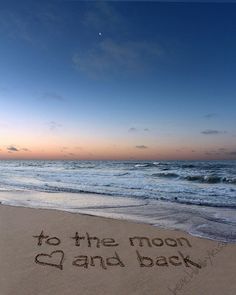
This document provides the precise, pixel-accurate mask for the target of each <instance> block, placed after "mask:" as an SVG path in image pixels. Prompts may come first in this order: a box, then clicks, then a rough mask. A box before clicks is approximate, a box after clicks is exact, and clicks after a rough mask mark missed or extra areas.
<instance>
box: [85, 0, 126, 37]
mask: <svg viewBox="0 0 236 295" xmlns="http://www.w3.org/2000/svg"><path fill="white" fill-rule="evenodd" d="M122 20H123V18H122V16H121V15H120V14H119V13H118V11H117V10H116V9H115V8H114V6H112V4H110V3H108V2H103V1H98V2H95V3H93V4H92V5H89V6H88V9H87V10H86V11H85V13H84V16H83V19H82V24H83V25H84V26H85V27H89V28H93V29H95V30H96V31H97V30H102V29H106V32H107V31H108V30H109V31H110V30H112V29H113V27H117V26H118V25H121V24H122V23H123V22H122Z"/></svg>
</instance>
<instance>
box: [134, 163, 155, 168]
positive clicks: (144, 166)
mask: <svg viewBox="0 0 236 295" xmlns="http://www.w3.org/2000/svg"><path fill="white" fill-rule="evenodd" d="M134 166H135V167H136V168H147V167H155V166H156V165H155V164H153V163H143V164H135V165H134Z"/></svg>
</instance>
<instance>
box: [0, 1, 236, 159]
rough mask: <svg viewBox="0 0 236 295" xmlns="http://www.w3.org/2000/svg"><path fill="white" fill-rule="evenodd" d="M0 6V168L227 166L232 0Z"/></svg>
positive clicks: (235, 145)
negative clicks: (72, 163) (13, 164)
mask: <svg viewBox="0 0 236 295" xmlns="http://www.w3.org/2000/svg"><path fill="white" fill-rule="evenodd" d="M4 2H5V4H3V3H1V5H0V159H127V160H128V159H157V160H158V159H160V160H161V159H163V160H164V159H166V160H169V159H209V160H211V159H236V3H231V4H229V3H228V4H223V3H208V4H205V3H188V4H187V3H158V2H141V1H139V2H134V1H133V2H126V1H120V2H114V1H110V2H80V1H59V0H57V1H56V0H54V1H44V2H43V1H25V0H24V1H9V2H8V3H7V2H6V1H4Z"/></svg>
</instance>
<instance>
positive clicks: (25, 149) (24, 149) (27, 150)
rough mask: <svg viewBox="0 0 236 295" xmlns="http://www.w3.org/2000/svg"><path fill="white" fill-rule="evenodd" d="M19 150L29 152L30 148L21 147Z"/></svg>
mask: <svg viewBox="0 0 236 295" xmlns="http://www.w3.org/2000/svg"><path fill="white" fill-rule="evenodd" d="M21 150H22V151H24V152H30V150H29V149H27V148H22V149H21Z"/></svg>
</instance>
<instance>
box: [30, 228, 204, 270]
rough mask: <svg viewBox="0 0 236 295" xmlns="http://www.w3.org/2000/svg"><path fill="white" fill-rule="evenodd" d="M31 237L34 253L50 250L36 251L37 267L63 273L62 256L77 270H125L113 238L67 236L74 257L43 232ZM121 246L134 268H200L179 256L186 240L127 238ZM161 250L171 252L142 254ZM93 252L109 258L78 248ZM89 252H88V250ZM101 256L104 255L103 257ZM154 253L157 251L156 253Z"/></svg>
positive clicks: (186, 257) (61, 244)
mask: <svg viewBox="0 0 236 295" xmlns="http://www.w3.org/2000/svg"><path fill="white" fill-rule="evenodd" d="M33 238H34V239H35V241H36V245H35V246H36V247H37V250H38V249H39V248H40V249H45V246H47V248H48V246H50V248H52V251H51V252H49V253H46V252H40V253H38V254H37V255H36V256H35V257H34V262H35V263H36V264H38V265H41V266H48V267H54V268H57V269H59V270H63V268H64V262H65V257H66V256H67V258H68V259H66V261H67V262H68V261H70V265H71V266H72V267H75V268H77V269H86V270H87V269H94V268H95V267H96V268H100V269H101V270H108V269H110V268H114V267H122V268H123V267H126V266H127V262H126V261H125V260H124V257H122V255H121V254H120V251H121V250H119V246H120V245H121V243H118V241H117V240H116V239H115V238H114V237H102V238H101V237H98V236H95V235H91V234H90V233H88V232H86V233H84V234H81V233H79V232H75V233H74V234H73V235H71V236H69V235H68V239H69V241H70V242H71V247H76V248H77V249H78V255H70V253H65V251H64V249H63V242H65V241H62V240H61V238H60V237H57V236H49V235H48V234H47V233H46V232H45V231H43V230H42V231H41V232H40V233H39V234H38V235H34V236H33ZM122 243H126V244H125V247H126V249H127V250H128V249H129V248H130V249H131V251H133V253H134V259H135V261H136V265H137V267H141V268H159V269H161V268H163V267H165V268H166V267H180V266H182V267H194V268H201V265H200V264H199V263H197V262H196V260H194V259H193V258H191V257H190V255H188V254H185V253H183V251H185V250H186V249H189V248H191V247H192V245H191V244H190V242H189V240H188V239H187V238H184V237H179V238H175V239H174V238H170V237H167V238H159V237H154V238H150V237H145V236H135V235H134V236H131V237H128V238H127V239H126V240H123V241H122ZM163 247H168V248H173V251H174V253H173V254H171V255H168V256H165V255H161V256H157V255H155V256H151V255H147V254H145V249H147V248H149V249H150V248H155V249H160V248H163ZM81 248H83V251H84V249H88V250H89V249H94V250H95V251H100V252H101V250H102V249H108V248H110V249H114V251H113V252H112V255H107V254H106V253H107V252H108V251H104V250H103V251H102V255H101V253H100V252H99V253H100V255H98V254H99V253H96V255H88V253H81V252H80V249H81ZM90 252H91V251H90ZM104 253H105V255H104ZM157 253H158V252H157Z"/></svg>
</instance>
